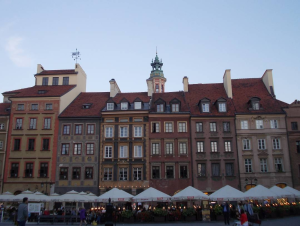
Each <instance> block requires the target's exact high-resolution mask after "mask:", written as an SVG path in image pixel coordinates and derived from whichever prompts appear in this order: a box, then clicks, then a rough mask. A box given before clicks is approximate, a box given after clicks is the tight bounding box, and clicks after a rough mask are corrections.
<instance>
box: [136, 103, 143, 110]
mask: <svg viewBox="0 0 300 226" xmlns="http://www.w3.org/2000/svg"><path fill="white" fill-rule="evenodd" d="M134 109H142V102H134Z"/></svg>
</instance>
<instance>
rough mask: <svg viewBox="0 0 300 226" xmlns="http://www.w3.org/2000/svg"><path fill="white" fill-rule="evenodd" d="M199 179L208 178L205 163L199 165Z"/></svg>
mask: <svg viewBox="0 0 300 226" xmlns="http://www.w3.org/2000/svg"><path fill="white" fill-rule="evenodd" d="M197 168H198V177H205V176H206V165H205V163H198V167H197Z"/></svg>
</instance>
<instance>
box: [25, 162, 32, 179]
mask: <svg viewBox="0 0 300 226" xmlns="http://www.w3.org/2000/svg"><path fill="white" fill-rule="evenodd" d="M25 177H33V163H26V168H25Z"/></svg>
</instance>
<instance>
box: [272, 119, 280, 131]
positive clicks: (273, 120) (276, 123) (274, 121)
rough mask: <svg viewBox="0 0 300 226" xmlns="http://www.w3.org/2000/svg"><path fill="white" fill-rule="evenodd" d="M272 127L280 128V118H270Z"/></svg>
mask: <svg viewBox="0 0 300 226" xmlns="http://www.w3.org/2000/svg"><path fill="white" fill-rule="evenodd" d="M270 127H271V129H278V120H276V119H272V120H270Z"/></svg>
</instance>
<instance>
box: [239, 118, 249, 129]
mask: <svg viewBox="0 0 300 226" xmlns="http://www.w3.org/2000/svg"><path fill="white" fill-rule="evenodd" d="M248 128H249V127H248V121H246V120H242V121H241V129H248Z"/></svg>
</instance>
